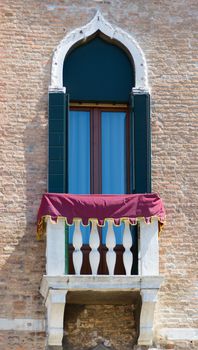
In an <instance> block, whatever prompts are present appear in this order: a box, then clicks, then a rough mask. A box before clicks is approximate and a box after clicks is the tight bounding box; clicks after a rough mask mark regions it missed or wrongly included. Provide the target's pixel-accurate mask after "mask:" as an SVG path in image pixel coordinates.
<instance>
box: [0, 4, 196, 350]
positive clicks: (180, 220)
mask: <svg viewBox="0 0 198 350" xmlns="http://www.w3.org/2000/svg"><path fill="white" fill-rule="evenodd" d="M0 6H1V7H0V11H1V30H0V36H1V38H0V46H1V65H0V77H1V83H0V84H1V94H0V101H1V118H0V138H1V139H0V171H1V177H0V207H1V214H0V215H1V216H0V231H1V243H0V249H1V252H0V265H1V284H0V310H1V311H0V314H1V317H4V318H6V317H7V318H11V319H12V318H35V319H40V318H43V317H44V307H43V305H42V298H41V296H40V295H39V292H38V288H39V284H40V279H41V276H42V274H43V272H44V265H45V252H44V250H45V247H44V243H40V242H39V243H38V242H36V241H35V227H36V226H35V222H36V213H37V209H38V206H39V201H40V198H41V195H42V193H43V192H45V191H46V181H47V168H46V167H47V90H48V85H49V82H50V68H51V57H52V51H53V49H54V48H55V47H56V46H57V44H58V43H59V41H60V40H61V39H62V38H63V36H64V35H65V33H66V32H68V31H70V30H72V29H74V28H75V27H78V26H80V25H83V24H86V23H87V22H88V21H89V20H90V19H91V18H92V17H93V16H94V14H95V12H96V9H98V8H99V9H100V10H101V11H102V13H103V15H104V16H105V18H106V19H107V20H109V21H110V22H112V23H113V24H115V25H117V26H120V27H122V28H123V29H124V30H126V31H128V32H129V33H130V34H131V35H132V36H133V37H134V38H135V39H136V40H137V41H138V43H139V44H140V46H141V48H142V49H143V51H144V53H145V56H146V59H147V64H148V72H149V85H150V87H151V93H152V183H153V191H158V192H159V193H160V194H161V196H162V198H163V199H164V201H165V205H166V209H167V225H166V228H165V230H164V232H163V233H162V235H161V239H160V269H161V273H162V274H163V275H164V276H165V282H164V284H163V286H162V288H161V291H160V298H159V302H158V305H157V310H156V326H157V328H161V327H163V328H164V327H165V328H166V327H173V328H178V327H194V328H195V327H198V319H197V307H198V298H197V294H198V289H197V280H196V279H197V264H196V263H197V251H198V244H197V220H198V212H197V203H198V192H197V188H198V186H197V185H198V176H197V174H198V156H197V155H198V132H197V120H196V108H197V96H196V94H197V90H198V88H197V75H196V73H195V69H196V57H197V45H196V39H195V32H196V30H197V23H196V9H197V1H196V0H185V1H181V0H174V1H170V0H169V1H168V0H158V1H155V0H150V1H146V0H134V1H130V0H123V1H121V0H120V1H119V0H109V1H99V0H95V1H91V0H79V1H77V0H68V1H63V0H56V1H54V2H51V1H40V0H37V1H30V0H27V1H23V0H5V1H3V2H2V3H1V5H0ZM18 334H20V333H18ZM17 336H19V337H20V335H17ZM5 337H7V335H5ZM31 338H34V340H33V341H32V345H31V347H30V346H29V345H28V341H30V340H28V339H29V338H28V335H26V336H24V335H23V334H22V335H21V341H19V342H20V343H21V344H22V342H23V344H25V345H23V347H21V348H24V349H29V348H31V349H38V348H39V346H40V347H42V345H43V339H41V338H40V337H39V336H37V335H35V336H34V335H33V334H31ZM6 339H9V336H8V338H6ZM22 339H23V340H22ZM24 339H26V340H24ZM10 341H11V340H9V342H10ZM158 341H159V342H160V339H158ZM163 341H164V340H161V343H163ZM30 343H31V341H30ZM1 344H5V343H3V342H2V343H1ZM21 344H20V345H21ZM39 344H40V345H39ZM41 344H42V345H41ZM164 346H165V345H164ZM0 348H1V349H5V348H6V349H9V346H8V345H7V347H6V346H5V345H0ZM16 348H17V347H14V346H13V349H16ZM195 348H196V344H193V343H190V341H188V342H187V343H182V342H178V345H177V349H195ZM10 349H12V347H11V346H10Z"/></svg>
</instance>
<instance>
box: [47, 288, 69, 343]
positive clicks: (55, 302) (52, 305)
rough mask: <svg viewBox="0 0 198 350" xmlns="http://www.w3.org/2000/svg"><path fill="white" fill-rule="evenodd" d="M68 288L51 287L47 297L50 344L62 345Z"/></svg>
mask: <svg viewBox="0 0 198 350" xmlns="http://www.w3.org/2000/svg"><path fill="white" fill-rule="evenodd" d="M66 296H67V290H61V289H60V290H57V289H55V290H53V289H49V292H48V296H47V299H46V303H45V305H46V307H47V333H48V345H50V346H62V339H63V320H64V311H65V304H66Z"/></svg>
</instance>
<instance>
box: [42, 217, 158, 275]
mask: <svg viewBox="0 0 198 350" xmlns="http://www.w3.org/2000/svg"><path fill="white" fill-rule="evenodd" d="M106 221H107V225H108V229H107V235H106V242H105V246H106V249H105V250H106V254H104V256H105V258H106V265H107V269H108V274H109V275H114V273H115V266H116V260H117V258H118V256H117V254H116V251H115V250H116V237H115V232H114V227H115V226H114V220H112V219H107V220H106ZM123 222H124V230H123V237H122V241H123V256H122V259H123V265H124V269H125V275H127V276H130V275H131V270H132V265H133V260H134V259H133V253H132V245H133V240H132V234H131V228H130V226H131V225H130V223H129V220H123ZM137 225H138V228H139V229H138V231H139V233H138V236H139V238H138V274H139V275H144V276H151V275H152V276H153V275H158V274H159V249H158V233H159V232H158V220H157V219H156V218H154V219H153V220H152V222H151V223H150V224H146V223H145V222H144V220H139V222H138V224H137ZM66 234H67V230H66V229H65V220H64V219H58V220H57V222H56V223H55V222H53V221H52V220H51V219H50V218H47V229H46V239H47V245H46V273H47V275H49V276H61V275H65V274H66V272H67V271H68V266H67V264H68V259H67V255H68V252H67V249H68V246H67V245H66V244H65V242H66V241H67V237H65V235H66ZM100 237H101V236H100V234H99V229H98V225H97V220H94V219H93V220H92V221H91V230H90V235H89V264H90V268H91V274H92V275H97V274H98V267H99V264H100V260H101V253H100V250H99V247H100V244H101V241H100ZM72 246H73V252H72V261H73V266H74V272H75V274H76V275H80V274H81V270H82V265H83V261H84V259H85V257H84V256H83V251H84V249H83V235H82V231H81V219H76V220H75V223H74V234H73V241H72Z"/></svg>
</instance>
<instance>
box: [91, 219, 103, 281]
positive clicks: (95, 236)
mask: <svg viewBox="0 0 198 350" xmlns="http://www.w3.org/2000/svg"><path fill="white" fill-rule="evenodd" d="M89 245H90V248H91V251H90V253H89V262H90V266H91V272H92V275H97V272H98V266H99V263H100V253H99V251H98V247H99V245H100V237H99V233H98V228H97V220H92V226H91V232H90V238H89Z"/></svg>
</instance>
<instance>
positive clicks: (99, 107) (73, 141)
mask: <svg viewBox="0 0 198 350" xmlns="http://www.w3.org/2000/svg"><path fill="white" fill-rule="evenodd" d="M92 27H93V28H92ZM108 28H109V27H108ZM108 28H107V22H105V21H104V19H103V17H102V16H101V15H100V14H97V15H96V17H95V18H94V20H93V21H92V22H90V23H89V24H88V25H87V26H86V27H84V28H83V29H81V30H79V29H78V30H77V31H76V33H77V34H76V35H77V37H78V39H74V37H75V35H74V34H73V36H72V35H71V36H70V37H69V36H68V37H66V38H65V39H64V40H63V42H62V43H61V45H60V46H59V47H58V49H57V51H56V52H55V54H54V59H53V67H52V68H53V69H52V83H53V85H54V86H52V88H51V89H50V93H49V177H48V191H49V192H63V193H64V192H69V193H78V194H83V193H84V194H91V193H103V194H121V193H142V192H150V190H151V188H150V129H149V127H150V120H149V118H150V115H149V109H150V106H149V94H148V91H145V90H144V89H143V85H144V84H146V81H147V80H146V78H145V76H144V71H145V67H144V65H145V63H144V60H143V58H142V57H143V56H142V53H141V52H140V51H139V50H140V49H139V48H138V47H137V45H136V44H134V41H133V40H132V39H131V41H130V38H129V37H128V36H127V37H125V36H124V34H123V32H121V33H119V32H118V30H117V32H116V30H115V31H114V32H113V33H114V34H111V36H110V35H108V34H109V29H108ZM111 30H112V27H111ZM86 32H87V33H89V36H88V37H87V38H86V40H85V38H84V35H85V33H86ZM116 33H117V34H116ZM79 35H80V38H79ZM127 42H129V43H130V44H129V45H125V44H126V43H127ZM132 51H133V52H132ZM132 53H133V54H132ZM60 66H61V68H60ZM58 84H59V85H61V86H58V87H57V85H58ZM137 84H139V86H140V88H138V86H137ZM141 84H142V85H141ZM120 230H122V228H119V229H117V233H116V240H117V245H118V246H119V245H120V249H121V250H122V247H121V244H122V242H121V241H120V237H121V235H120ZM101 234H102V241H104V240H105V234H106V231H105V229H103V232H101ZM70 235H72V231H71V230H70ZM83 235H84V238H83V239H84V244H85V245H86V243H88V242H87V240H88V236H89V232H88V230H87V229H84V232H83ZM133 249H136V253H137V245H135V244H134V245H133ZM85 250H86V247H85ZM119 254H122V253H121V252H119V249H118V255H119ZM135 255H136V254H135V251H134V256H135ZM84 256H86V252H84ZM84 260H85V264H86V259H84ZM120 260H121V259H120ZM117 261H118V262H119V259H117ZM88 269H89V268H88ZM122 269H123V266H121V267H120V266H117V273H122ZM85 272H86V273H89V271H88V270H87V268H86V267H85ZM101 272H103V273H104V272H105V267H101Z"/></svg>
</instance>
